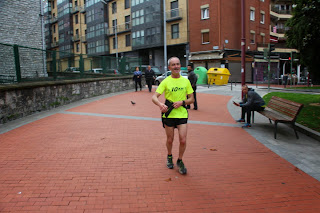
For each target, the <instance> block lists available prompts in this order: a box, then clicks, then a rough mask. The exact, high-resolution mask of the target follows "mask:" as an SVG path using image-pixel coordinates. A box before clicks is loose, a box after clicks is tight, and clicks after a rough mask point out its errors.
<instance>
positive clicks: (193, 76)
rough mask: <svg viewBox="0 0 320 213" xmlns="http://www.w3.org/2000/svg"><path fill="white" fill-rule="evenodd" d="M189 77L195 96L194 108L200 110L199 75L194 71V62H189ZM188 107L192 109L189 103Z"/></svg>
mask: <svg viewBox="0 0 320 213" xmlns="http://www.w3.org/2000/svg"><path fill="white" fill-rule="evenodd" d="M188 79H189V81H190V84H191V86H192V89H193V98H194V103H193V107H194V108H193V109H194V110H198V103H197V92H196V90H197V81H198V76H197V75H196V74H195V73H194V71H193V64H188ZM187 109H190V105H187Z"/></svg>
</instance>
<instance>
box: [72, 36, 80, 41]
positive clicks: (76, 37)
mask: <svg viewBox="0 0 320 213" xmlns="http://www.w3.org/2000/svg"><path fill="white" fill-rule="evenodd" d="M79 40H80V36H79V35H75V36H73V37H72V41H73V42H75V41H79Z"/></svg>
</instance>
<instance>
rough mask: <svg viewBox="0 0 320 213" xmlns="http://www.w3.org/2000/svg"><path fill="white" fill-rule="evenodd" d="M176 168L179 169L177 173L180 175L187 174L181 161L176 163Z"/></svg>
mask: <svg viewBox="0 0 320 213" xmlns="http://www.w3.org/2000/svg"><path fill="white" fill-rule="evenodd" d="M177 166H178V168H179V173H180V174H182V175H185V174H187V168H186V167H185V166H184V163H183V162H182V160H181V161H180V162H178V161H177Z"/></svg>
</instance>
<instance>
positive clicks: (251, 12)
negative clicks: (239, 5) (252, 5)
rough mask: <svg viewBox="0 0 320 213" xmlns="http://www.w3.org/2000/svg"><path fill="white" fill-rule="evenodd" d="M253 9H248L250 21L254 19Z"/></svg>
mask: <svg viewBox="0 0 320 213" xmlns="http://www.w3.org/2000/svg"><path fill="white" fill-rule="evenodd" d="M254 18H255V17H254V9H250V21H254Z"/></svg>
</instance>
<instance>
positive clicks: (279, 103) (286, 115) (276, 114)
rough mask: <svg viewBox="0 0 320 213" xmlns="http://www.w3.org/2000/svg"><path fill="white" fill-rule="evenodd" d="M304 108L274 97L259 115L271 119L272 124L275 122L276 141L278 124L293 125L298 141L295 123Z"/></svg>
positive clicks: (298, 104) (301, 105)
mask: <svg viewBox="0 0 320 213" xmlns="http://www.w3.org/2000/svg"><path fill="white" fill-rule="evenodd" d="M302 107H303V104H300V103H296V102H293V101H289V100H286V99H283V98H279V97H276V96H272V98H271V99H270V101H269V103H268V105H267V106H266V108H265V110H264V111H260V112H259V113H260V114H261V115H263V116H265V117H267V118H269V121H270V123H272V122H271V120H273V122H274V138H275V139H276V138H277V125H278V123H288V124H291V125H292V128H293V130H294V133H295V134H296V137H297V139H299V136H298V133H297V130H296V126H295V122H296V119H297V116H298V114H299V113H300V111H301V109H302Z"/></svg>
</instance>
